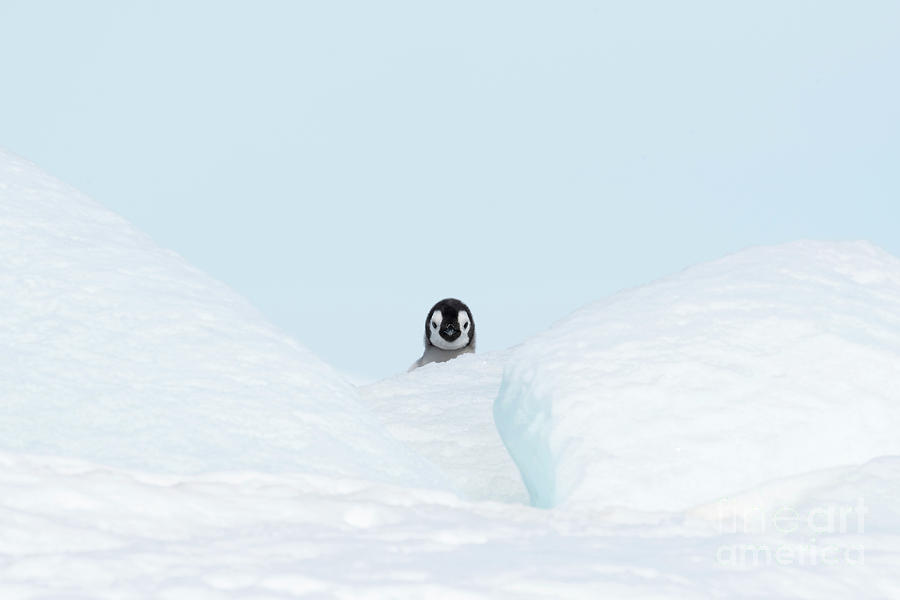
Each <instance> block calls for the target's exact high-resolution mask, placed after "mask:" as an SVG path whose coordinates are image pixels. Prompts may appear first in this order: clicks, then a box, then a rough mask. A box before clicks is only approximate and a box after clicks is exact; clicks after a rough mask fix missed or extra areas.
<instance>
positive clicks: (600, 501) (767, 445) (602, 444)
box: [494, 241, 900, 510]
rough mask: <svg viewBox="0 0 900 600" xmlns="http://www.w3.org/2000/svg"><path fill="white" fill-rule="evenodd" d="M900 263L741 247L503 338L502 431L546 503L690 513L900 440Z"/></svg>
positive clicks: (865, 250) (534, 495)
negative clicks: (508, 342)
mask: <svg viewBox="0 0 900 600" xmlns="http://www.w3.org/2000/svg"><path fill="white" fill-rule="evenodd" d="M898 372H900V260H898V259H897V258H895V257H893V256H891V255H889V254H887V253H886V252H884V251H882V250H880V249H879V248H877V247H875V246H873V245H871V244H868V243H865V242H854V243H850V242H844V243H829V242H812V241H804V242H796V243H790V244H784V245H779V246H772V247H760V248H751V249H748V250H745V251H743V252H739V253H737V254H734V255H731V256H728V257H726V258H723V259H721V260H717V261H713V262H711V263H707V264H703V265H700V266H697V267H693V268H690V269H687V270H685V271H683V272H682V273H679V274H677V275H675V276H672V277H669V278H666V279H663V280H661V281H658V282H656V283H653V284H650V285H647V286H644V287H640V288H636V289H632V290H628V291H625V292H622V293H619V294H616V295H614V296H612V297H611V298H609V299H606V300H603V301H601V302H597V303H595V304H592V305H590V306H587V307H585V308H583V309H581V310H579V311H577V312H576V313H574V314H573V315H571V316H570V317H568V318H567V319H565V320H563V321H561V322H560V323H558V324H556V325H555V326H554V327H552V328H551V329H550V330H549V331H547V332H545V333H543V334H541V335H538V336H536V337H535V338H532V339H531V340H529V341H527V342H526V343H525V344H523V345H522V346H520V347H518V348H516V349H515V350H513V351H512V355H511V357H510V360H509V361H508V363H507V368H506V369H505V372H504V375H503V384H502V386H501V390H500V393H499V395H498V398H497V401H496V403H495V406H494V413H495V419H496V423H497V427H498V429H499V431H500V433H501V435H502V437H503V440H504V442H505V443H506V445H507V447H508V448H509V450H510V453H511V454H512V456H513V458H514V459H515V461H516V463H517V464H518V466H519V469H520V471H521V472H522V476H523V478H524V480H525V484H526V486H527V488H528V491H529V494H530V498H531V502H532V503H533V504H534V505H536V506H541V507H554V506H560V507H566V508H593V509H599V508H603V507H609V506H627V507H630V508H634V509H639V510H683V509H688V508H690V507H692V506H695V505H699V504H703V503H707V502H712V501H715V500H716V499H718V498H722V497H724V496H726V495H729V494H731V493H732V492H735V491H736V490H741V489H748V488H752V487H753V486H756V485H758V484H761V483H763V482H765V481H768V480H772V479H775V478H780V477H787V476H791V475H796V474H800V473H805V472H810V471H816V470H820V469H827V468H830V467H834V466H839V465H853V464H861V463H864V462H866V461H869V460H871V459H874V458H877V457H879V456H883V455H889V454H900V436H897V435H896V428H897V424H898V423H900V381H898V380H897V377H896V374H897V373H898Z"/></svg>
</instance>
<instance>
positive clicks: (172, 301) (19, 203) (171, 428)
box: [0, 151, 436, 485]
mask: <svg viewBox="0 0 900 600" xmlns="http://www.w3.org/2000/svg"><path fill="white" fill-rule="evenodd" d="M0 264H2V267H0V290H2V294H3V296H2V297H3V301H2V310H0V330H2V331H3V336H2V337H0V400H2V401H0V449H3V450H7V451H15V452H27V453H34V454H50V455H63V456H68V457H78V458H83V459H89V460H92V461H96V462H98V463H102V464H109V465H117V466H123V467H131V468H139V469H147V470H152V471H162V472H177V473H191V472H200V471H209V470H226V469H227V470H233V469H257V470H263V471H295V470H299V471H305V472H312V473H321V474H330V475H343V476H354V477H361V478H375V479H382V480H385V481H393V482H406V483H410V484H423V485H425V484H431V483H433V482H434V481H435V477H436V471H434V469H433V467H432V466H431V465H429V464H427V462H426V461H423V460H421V459H419V458H418V457H415V456H414V455H412V454H411V453H410V452H409V451H408V450H407V449H406V448H405V447H404V446H403V445H402V444H400V443H399V442H397V441H396V440H394V439H393V438H391V437H390V435H388V434H387V433H386V432H385V431H384V429H383V428H382V427H381V426H380V425H379V424H378V423H377V421H376V420H375V418H374V417H373V416H372V415H371V414H370V413H369V412H368V411H366V410H365V409H364V408H363V407H362V406H361V405H360V403H359V399H358V395H357V392H356V390H355V388H354V387H353V386H352V385H350V384H349V383H347V382H346V381H344V380H343V379H342V378H341V377H340V376H339V375H338V374H337V373H336V372H334V371H333V370H332V369H331V368H329V367H328V366H327V365H325V364H324V363H322V362H321V361H319V360H318V359H317V358H316V357H314V356H313V355H312V354H311V353H310V352H309V351H308V350H306V349H304V348H303V347H301V346H299V345H298V344H297V343H295V342H294V341H292V340H291V339H289V338H287V337H285V336H284V335H282V334H280V333H278V332H277V331H276V330H275V329H274V328H273V327H271V326H270V325H269V324H268V323H267V322H266V321H264V320H263V319H262V318H261V317H260V316H259V315H258V314H257V312H256V311H255V310H254V309H253V308H252V307H251V306H250V305H249V304H248V303H246V302H245V301H244V300H243V299H241V298H240V297H238V296H237V295H236V294H234V293H233V292H232V291H231V290H229V289H228V288H227V287H226V286H224V285H222V284H221V283H218V282H216V281H214V280H212V279H210V278H209V277H207V276H205V275H203V274H202V273H200V272H198V271H197V270H196V269H193V268H192V267H190V266H188V265H187V264H185V262H184V261H183V260H182V259H180V258H179V257H178V256H177V255H175V254H174V253H172V252H169V251H166V250H162V249H160V248H158V247H157V246H156V245H155V244H153V242H152V241H151V240H150V239H148V238H147V237H146V236H144V235H142V234H141V233H139V232H137V231H135V230H134V229H133V228H132V227H131V226H129V225H128V224H127V223H126V222H124V221H123V220H122V219H121V218H119V217H118V216H116V215H114V214H112V213H110V212H109V211H107V210H105V209H103V208H102V207H100V206H98V205H97V204H96V203H94V202H93V201H91V200H89V199H88V198H85V197H84V196H82V195H81V194H79V193H78V192H76V191H74V190H72V189H71V188H69V187H67V186H65V185H63V184H61V183H59V182H58V181H56V180H54V179H53V178H51V177H49V176H47V175H45V174H44V173H42V172H41V171H40V170H38V169H37V168H36V167H34V166H33V165H31V164H30V163H27V162H25V161H23V160H20V159H18V158H16V157H13V156H11V155H9V154H7V153H4V152H2V151H0Z"/></svg>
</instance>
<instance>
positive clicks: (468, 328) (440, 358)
mask: <svg viewBox="0 0 900 600" xmlns="http://www.w3.org/2000/svg"><path fill="white" fill-rule="evenodd" d="M470 352H475V320H474V319H473V318H472V311H470V310H469V307H468V306H466V305H465V304H463V303H462V302H460V301H459V300H457V299H456V298H445V299H443V300H441V301H440V302H438V303H437V304H435V305H434V306H432V307H431V310H430V311H428V316H427V317H426V318H425V352H423V353H422V357H421V358H420V359H419V360H417V361H416V362H415V364H413V366H411V367H410V368H409V370H410V371H412V370H413V369H417V368H419V367H421V366H423V365H427V364H428V363H433V362H444V361H447V360H450V359H451V358H456V357H457V356H459V355H460V354H468V353H470Z"/></svg>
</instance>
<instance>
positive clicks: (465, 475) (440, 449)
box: [360, 352, 528, 503]
mask: <svg viewBox="0 0 900 600" xmlns="http://www.w3.org/2000/svg"><path fill="white" fill-rule="evenodd" d="M507 356H508V353H507V352H500V353H496V352H495V353H488V354H468V355H463V356H460V357H459V358H456V359H454V360H451V361H448V362H444V363H432V364H430V365H425V366H424V367H421V368H419V369H416V370H414V371H412V372H410V373H404V374H402V375H398V376H396V377H392V378H390V379H385V380H384V381H380V382H377V383H374V384H371V385H368V386H366V387H363V388H361V389H360V393H361V395H362V398H363V402H364V403H365V404H366V406H367V407H368V408H371V409H372V411H373V412H374V413H375V414H376V415H377V416H378V418H379V420H380V421H381V422H382V423H383V424H384V425H385V427H387V430H388V431H389V432H390V433H391V435H393V436H394V437H395V438H396V439H398V440H400V441H402V442H404V443H406V445H407V446H408V447H409V448H411V449H413V450H414V451H415V452H417V453H418V454H420V455H421V456H424V457H425V458H427V459H428V460H429V461H431V462H432V463H433V464H435V465H437V466H438V467H439V468H440V469H441V471H442V472H443V473H444V474H445V476H446V477H447V479H448V480H449V481H450V482H452V483H453V485H454V487H455V489H456V490H458V491H459V492H460V493H461V494H462V495H464V496H465V497H466V498H468V499H470V500H497V501H500V502H517V503H525V502H527V501H528V494H527V493H526V492H525V487H524V485H523V484H522V478H521V476H520V475H519V470H518V468H517V467H516V465H515V463H513V461H512V459H511V458H510V456H509V453H508V452H507V451H506V448H505V447H504V446H503V442H502V441H501V439H500V434H499V433H497V428H496V426H495V425H494V418H493V412H492V406H493V403H494V398H496V397H497V391H498V390H499V389H500V378H501V375H502V374H503V365H504V363H505V361H506V358H507Z"/></svg>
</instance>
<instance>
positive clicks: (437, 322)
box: [428, 310, 471, 350]
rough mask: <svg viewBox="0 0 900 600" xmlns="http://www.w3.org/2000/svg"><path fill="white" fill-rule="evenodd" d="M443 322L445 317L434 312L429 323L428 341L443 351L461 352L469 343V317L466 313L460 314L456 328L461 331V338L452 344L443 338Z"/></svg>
mask: <svg viewBox="0 0 900 600" xmlns="http://www.w3.org/2000/svg"><path fill="white" fill-rule="evenodd" d="M443 320H444V315H443V314H442V313H441V311H439V310H436V311H434V314H433V315H431V321H430V322H429V323H428V341H430V342H431V343H432V345H434V346H436V347H438V348H440V349H441V350H459V349H460V348H465V347H466V346H467V345H468V343H469V328H470V327H471V325H470V324H469V315H467V314H466V311H462V312H460V313H459V321H458V322H457V323H456V326H457V328H458V329H459V332H460V334H459V337H458V338H456V339H455V340H453V341H452V342H448V341H447V340H445V339H444V338H442V337H441V325H442V323H443ZM463 323H465V326H463Z"/></svg>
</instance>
